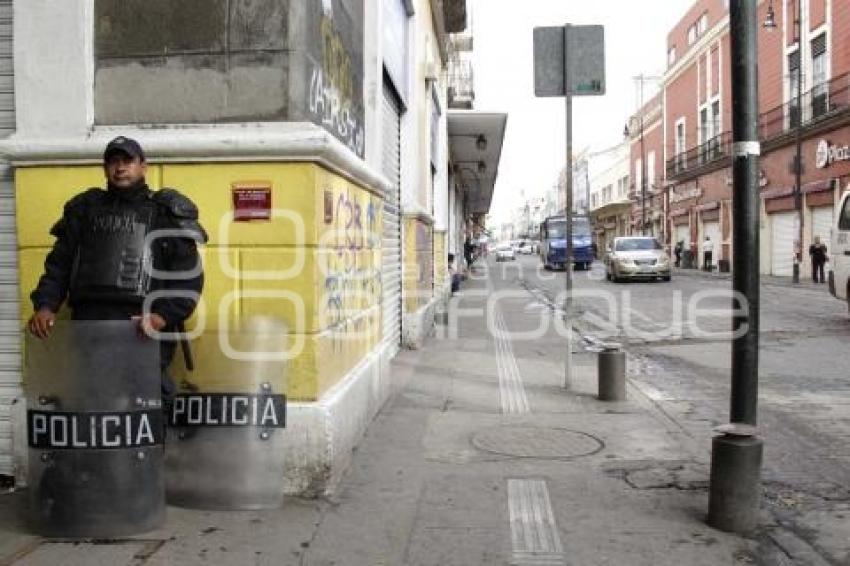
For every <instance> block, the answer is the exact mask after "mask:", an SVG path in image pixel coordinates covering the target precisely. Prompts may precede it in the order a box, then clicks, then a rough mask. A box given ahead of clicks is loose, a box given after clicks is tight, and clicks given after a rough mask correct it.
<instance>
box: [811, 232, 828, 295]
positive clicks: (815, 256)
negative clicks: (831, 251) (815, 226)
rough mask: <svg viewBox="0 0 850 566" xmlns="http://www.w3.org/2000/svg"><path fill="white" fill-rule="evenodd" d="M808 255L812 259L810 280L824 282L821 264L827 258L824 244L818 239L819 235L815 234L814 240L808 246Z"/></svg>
mask: <svg viewBox="0 0 850 566" xmlns="http://www.w3.org/2000/svg"><path fill="white" fill-rule="evenodd" d="M809 257H810V258H811V260H812V281H814V282H815V283H824V282H825V278H824V275H823V272H824V269H823V265H824V264H825V263H826V262H827V260H828V259H829V258H828V257H827V255H826V244H824V243H822V242H821V241H820V236H815V241H814V243H812V245H811V246H809Z"/></svg>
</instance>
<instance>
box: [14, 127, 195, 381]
mask: <svg viewBox="0 0 850 566" xmlns="http://www.w3.org/2000/svg"><path fill="white" fill-rule="evenodd" d="M103 168H104V173H105V175H106V180H107V188H106V189H105V190H104V189H101V188H91V189H88V190H86V191H85V192H83V193H81V194H78V195H77V196H75V197H73V198H71V199H70V200H69V201H68V202H67V203H65V208H64V212H63V214H62V218H60V219H59V221H58V222H57V223H56V224H55V225H54V226H53V228H52V229H51V231H50V233H51V234H52V235H53V236H55V237H56V241H55V243H54V244H53V249H52V250H51V251H50V253H49V254H48V256H47V259H46V260H45V262H44V274H43V275H42V276H41V279H40V280H39V282H38V286H37V287H36V289H35V290H34V291H33V292H32V294H31V295H30V297H31V299H32V303H33V307H34V310H35V313H34V314H33V315H32V317H31V318H30V320H29V330H30V332H32V333H33V334H34V335H36V336H38V337H39V338H42V339H46V338H48V337H49V336H50V332H51V328H52V327H53V325H54V321H55V320H56V313H57V312H58V311H59V308H60V306H61V305H62V303H63V302H64V301H65V299H66V298H67V300H68V306H69V307H70V308H71V314H72V318H73V319H74V320H121V319H131V320H133V321H135V323H136V324H137V326H138V329H139V332H140V334H148V335H150V334H152V333H153V332H158V331H161V332H174V331H176V329H177V328H179V327H181V326H182V324H183V322H184V321H185V320H186V319H187V318H188V317H189V316H190V315H191V314H192V311H194V309H195V307H196V305H197V298H198V297H199V296H200V293H201V289H202V288H203V283H204V280H203V273H202V271H201V270H200V261H199V257H198V250H197V247H196V242H205V241H206V239H207V235H206V233H205V232H204V229H203V227H201V225H200V223H199V222H198V209H197V207H196V206H195V204H194V203H193V202H192V201H191V200H190V199H189V198H187V197H185V196H184V195H182V194H180V193H179V192H177V191H176V190H174V189H162V190H159V191H152V190H151V189H150V188H149V187H148V185H147V183H146V182H145V173H146V171H147V163H146V161H145V154H144V151H143V150H142V147H141V146H140V145H139V143H138V142H137V141H135V140H133V139H130V138H128V137H124V136H119V137H117V138H115V139H113V140H112V141H110V142H109V144H108V145H107V146H106V150H105V151H104V153H103ZM158 231H162V232H158ZM168 272H173V273H174V276H173V277H172V276H169V273H168ZM181 272H182V273H181ZM153 275H157V276H158V277H153ZM153 291H160V292H162V296H159V295H158V298H156V299H155V300H154V301H152V302H151V304H150V306H149V309H143V306H144V305H143V304H144V300H145V297H146V296H147V295H148V294H149V293H151V292H153ZM169 291H176V293H174V294H173V295H171V296H169V293H168V292H169ZM143 310H145V311H146V312H143ZM160 348H161V360H160V363H161V365H162V368H163V394H164V395H166V396H168V395H170V394H171V393H172V392H173V385H172V384H171V382H170V380H169V379H168V378H167V376H166V374H165V372H164V370H165V368H166V367H167V366H168V364H169V363H170V361H171V358H172V357H173V355H174V349H175V343H174V342H173V341H163V342H161V346H160Z"/></svg>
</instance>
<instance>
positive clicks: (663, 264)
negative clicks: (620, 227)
mask: <svg viewBox="0 0 850 566" xmlns="http://www.w3.org/2000/svg"><path fill="white" fill-rule="evenodd" d="M605 278H606V279H608V280H609V281H614V282H615V283H616V282H618V281H620V280H623V279H657V278H661V279H663V280H664V281H670V278H671V275H670V256H669V255H667V252H665V251H664V248H663V247H662V246H661V244H660V243H658V240H656V239H655V238H651V237H646V236H625V237H620V238H614V242H613V243H612V245H611V247H610V248H609V249H608V257H607V258H605Z"/></svg>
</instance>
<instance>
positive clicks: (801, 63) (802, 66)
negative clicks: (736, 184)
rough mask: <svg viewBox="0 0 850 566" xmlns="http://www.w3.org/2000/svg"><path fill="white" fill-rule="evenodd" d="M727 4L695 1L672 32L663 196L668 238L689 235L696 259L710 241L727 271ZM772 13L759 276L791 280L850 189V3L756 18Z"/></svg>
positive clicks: (765, 40)
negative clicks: (837, 204)
mask: <svg viewBox="0 0 850 566" xmlns="http://www.w3.org/2000/svg"><path fill="white" fill-rule="evenodd" d="M726 4H727V3H726V2H724V1H723V0H700V1H699V2H696V3H695V4H694V5H693V6H692V7H691V8H690V9H689V10H688V12H687V13H686V14H685V16H684V17H683V18H682V20H681V21H680V22H679V23H678V24H677V25H676V26H675V27H674V28H673V29H672V30H671V31H670V33H669V35H668V40H667V48H668V68H667V71H666V73H665V74H664V79H663V87H662V101H661V106H662V108H663V119H662V121H663V126H662V128H661V131H662V132H663V142H662V148H663V179H664V180H663V182H662V184H661V189H662V191H661V192H662V195H661V196H660V197H656V198H660V199H661V200H662V201H663V206H664V207H666V215H665V216H666V229H667V233H666V236H665V241H666V243H667V244H668V245H670V244H671V243H674V242H677V241H684V242H685V243H686V244H689V248H688V249H690V250H691V251H692V252H693V254H694V255H695V256H696V257H698V258H699V257H702V253H701V252H702V245H703V244H702V243H703V242H704V241H705V239H706V237H708V238H710V239H711V240H712V241H713V244H714V254H713V257H714V262H715V263H716V267H719V268H721V269H726V268H728V266H729V262H730V261H731V259H732V254H733V251H734V250H733V249H732V241H731V239H732V223H733V215H732V193H731V189H732V187H731V185H732V182H731V170H730V165H731V161H730V150H731V127H732V124H731V85H730V79H729V73H730V42H729V14H728V6H727V5H726ZM769 11H772V12H773V14H774V15H775V18H774V21H775V24H776V25H775V26H773V27H765V26H760V27H759V67H758V72H759V105H760V124H759V127H760V137H761V143H762V153H761V159H760V164H761V176H760V194H761V222H760V226H761V233H760V241H761V271H762V273H764V274H772V275H777V276H790V275H791V274H792V272H793V270H794V264H795V263H799V268H800V272H801V273H802V274H803V277H808V276H809V275H808V274H809V273H810V269H809V267H810V262H809V257H808V253H807V249H808V246H809V245H810V243H811V242H812V241H813V240H814V238H815V237H818V236H819V237H820V238H822V239H824V240H826V239H828V238H829V228H830V226H831V224H832V219H833V215H834V206H835V203H836V202H837V200H838V198H839V197H840V195H841V193H842V192H844V191H846V190H848V185H850V160H848V151H847V147H848V145H850V139H848V138H850V131H848V127H850V43H848V42H847V41H846V38H847V36H848V34H850V4H848V3H847V2H843V1H839V0H762V1H760V2H759V10H758V15H759V19H760V23H762V22H765V21H767V20H768V12H769ZM798 14H799V15H798ZM798 77H799V78H798ZM798 81H799V82H798ZM798 85H799V94H800V96H799V101H798ZM798 136H799V140H800V141H799V148H800V155H801V159H800V161H799V168H800V184H799V187H798V185H797V180H796V168H797V166H798V165H797V159H796V154H797V147H798V145H797V139H798ZM636 161H637V160H636V159H635V158H634V157H633V164H634V163H636ZM656 205H657V203H656Z"/></svg>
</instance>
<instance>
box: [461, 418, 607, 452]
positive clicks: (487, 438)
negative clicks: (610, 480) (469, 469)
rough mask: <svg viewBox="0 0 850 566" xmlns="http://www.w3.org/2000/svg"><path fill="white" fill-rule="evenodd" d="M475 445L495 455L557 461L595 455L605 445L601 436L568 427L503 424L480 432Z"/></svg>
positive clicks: (474, 440)
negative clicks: (600, 438) (597, 436)
mask: <svg viewBox="0 0 850 566" xmlns="http://www.w3.org/2000/svg"><path fill="white" fill-rule="evenodd" d="M472 445H473V446H475V447H476V448H478V449H479V450H483V451H484V452H491V453H493V454H502V455H505V456H514V457H517V458H538V459H544V460H546V459H548V460H557V459H563V458H579V457H581V456H590V455H591V454H596V453H597V452H599V451H600V450H602V449H603V448H604V447H605V444H604V443H603V442H602V441H601V440H599V439H598V438H596V437H594V436H591V435H589V434H587V433H584V432H580V431H577V430H569V429H566V428H543V427H533V426H501V427H496V428H490V429H487V430H483V431H481V432H478V433H476V434H474V435H473V436H472Z"/></svg>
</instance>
